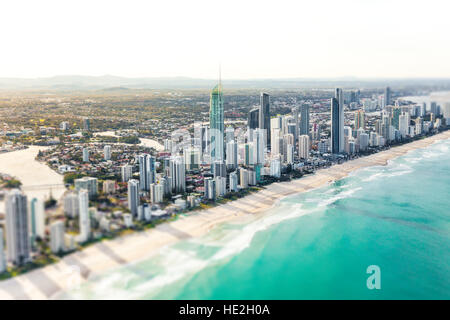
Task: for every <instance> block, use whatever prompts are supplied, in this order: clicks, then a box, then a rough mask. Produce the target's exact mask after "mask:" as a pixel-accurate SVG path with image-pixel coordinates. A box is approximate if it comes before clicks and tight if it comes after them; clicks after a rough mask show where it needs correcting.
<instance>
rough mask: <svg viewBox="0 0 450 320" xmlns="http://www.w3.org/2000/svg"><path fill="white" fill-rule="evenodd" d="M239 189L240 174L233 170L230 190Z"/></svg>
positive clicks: (235, 190)
mask: <svg viewBox="0 0 450 320" xmlns="http://www.w3.org/2000/svg"><path fill="white" fill-rule="evenodd" d="M237 191H238V176H237V174H236V171H233V172H232V173H230V192H237Z"/></svg>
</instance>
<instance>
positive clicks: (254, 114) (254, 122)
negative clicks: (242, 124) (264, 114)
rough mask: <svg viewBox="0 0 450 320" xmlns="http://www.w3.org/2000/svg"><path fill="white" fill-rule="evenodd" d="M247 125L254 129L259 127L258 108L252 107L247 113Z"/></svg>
mask: <svg viewBox="0 0 450 320" xmlns="http://www.w3.org/2000/svg"><path fill="white" fill-rule="evenodd" d="M247 127H248V128H249V129H256V128H258V127H259V108H254V109H252V110H250V111H249V113H248V120H247Z"/></svg>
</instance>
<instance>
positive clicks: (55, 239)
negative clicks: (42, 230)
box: [50, 221, 65, 253]
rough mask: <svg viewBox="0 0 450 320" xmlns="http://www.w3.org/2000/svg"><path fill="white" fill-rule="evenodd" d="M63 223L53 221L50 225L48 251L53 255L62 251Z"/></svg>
mask: <svg viewBox="0 0 450 320" xmlns="http://www.w3.org/2000/svg"><path fill="white" fill-rule="evenodd" d="M64 233H65V231H64V222H63V221H55V222H53V223H52V224H51V225H50V250H51V251H52V252H53V253H60V252H63V251H64Z"/></svg>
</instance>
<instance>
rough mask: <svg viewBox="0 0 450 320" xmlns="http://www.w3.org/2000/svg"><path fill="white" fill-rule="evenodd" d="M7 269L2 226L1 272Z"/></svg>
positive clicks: (0, 239)
mask: <svg viewBox="0 0 450 320" xmlns="http://www.w3.org/2000/svg"><path fill="white" fill-rule="evenodd" d="M5 271H6V258H5V245H4V243H3V229H2V228H0V274H2V273H3V272H5Z"/></svg>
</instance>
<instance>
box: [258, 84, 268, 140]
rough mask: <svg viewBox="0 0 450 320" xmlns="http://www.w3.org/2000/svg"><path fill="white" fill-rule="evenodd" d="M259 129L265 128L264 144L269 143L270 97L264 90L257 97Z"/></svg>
mask: <svg viewBox="0 0 450 320" xmlns="http://www.w3.org/2000/svg"><path fill="white" fill-rule="evenodd" d="M259 129H264V130H265V135H266V145H270V97H269V95H268V94H267V93H264V92H261V95H260V97H259Z"/></svg>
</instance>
